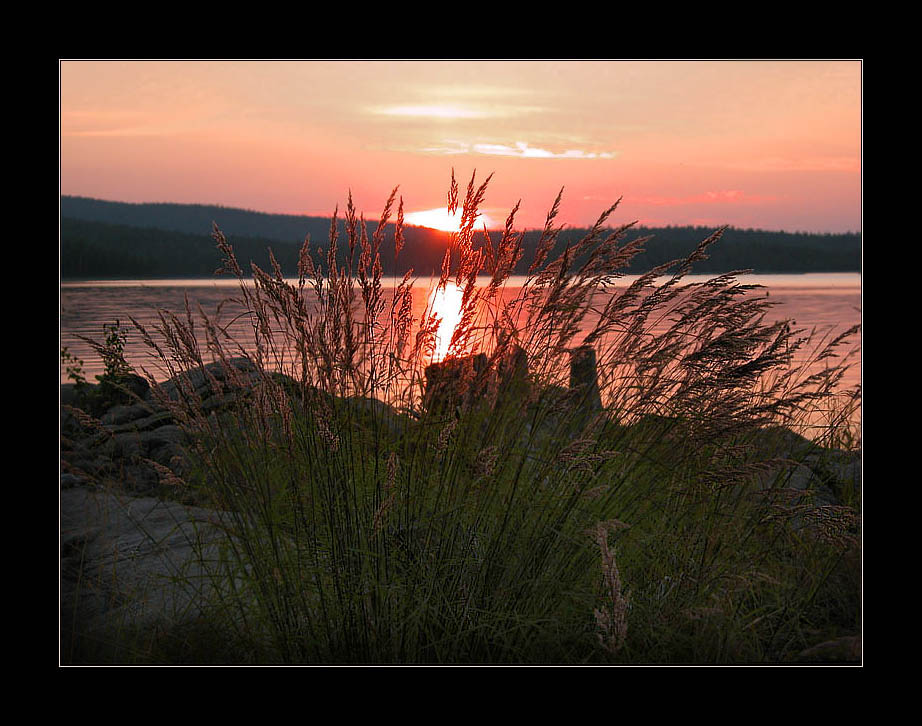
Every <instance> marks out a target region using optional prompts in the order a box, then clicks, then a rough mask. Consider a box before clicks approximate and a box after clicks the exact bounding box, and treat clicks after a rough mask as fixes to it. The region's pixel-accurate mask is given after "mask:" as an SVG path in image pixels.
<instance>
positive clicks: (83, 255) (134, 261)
mask: <svg viewBox="0 0 922 726" xmlns="http://www.w3.org/2000/svg"><path fill="white" fill-rule="evenodd" d="M212 223H217V224H218V226H219V227H220V228H221V230H222V231H223V232H224V234H225V235H226V236H227V238H228V240H229V241H230V242H231V244H233V246H234V248H235V251H236V254H237V257H238V259H239V260H240V261H241V263H243V264H245V265H246V264H247V263H248V262H249V261H253V262H255V263H256V264H258V265H260V266H261V267H263V268H264V269H265V268H267V267H268V254H267V248H270V247H271V248H272V251H273V253H274V255H275V256H276V258H277V259H278V261H279V262H280V264H281V265H282V269H283V271H284V272H285V273H286V274H290V275H294V274H296V270H297V260H298V252H299V250H300V247H301V243H302V242H303V241H304V238H305V236H307V235H310V237H311V240H312V248H313V249H314V250H316V249H317V247H318V246H321V247H323V248H324V249H326V247H327V245H328V244H329V231H330V220H329V218H323V217H306V216H298V215H283V214H266V213H262V212H253V211H247V210H242V209H233V208H228V207H220V206H207V205H198V204H127V203H122V202H107V201H101V200H96V199H87V198H84V197H61V240H60V242H61V250H60V252H61V276H62V278H65V279H67V278H92V277H172V276H177V277H178V276H210V275H212V274H213V273H214V270H215V269H216V268H217V267H218V266H219V264H220V258H219V255H218V252H217V250H216V249H215V244H214V241H213V240H212V238H211V229H212ZM367 225H368V233H369V234H371V233H373V231H374V229H375V227H376V226H377V220H376V219H372V220H368V221H367ZM340 231H341V233H342V232H343V230H342V223H341V227H340ZM713 231H714V230H713V229H709V228H703V227H666V228H660V229H645V228H633V229H632V230H631V231H630V232H629V233H628V235H627V237H626V239H627V240H630V239H634V238H636V237H639V236H646V235H653V239H652V240H650V241H649V242H647V243H646V244H645V245H644V248H645V252H644V253H643V254H641V255H639V256H638V257H636V258H635V260H634V263H633V264H632V265H631V267H630V268H629V269H627V270H625V272H628V273H638V272H645V271H646V270H648V269H650V267H652V266H654V265H657V264H661V263H664V262H668V261H670V260H673V259H677V258H680V257H684V256H686V255H687V254H689V253H690V252H691V251H692V250H693V249H694V248H695V246H696V245H697V244H698V243H699V242H700V241H701V240H703V239H705V238H706V237H707V236H708V235H710V234H711V233H712V232H713ZM582 232H583V230H577V229H566V230H564V232H563V233H562V234H561V236H560V242H559V245H558V249H557V251H556V252H555V254H559V253H560V252H561V251H562V250H563V248H564V246H565V245H566V244H567V242H568V241H569V242H572V241H575V240H577V239H579V237H581V236H582ZM404 234H405V237H406V246H405V247H404V249H403V251H401V253H400V258H399V260H398V264H397V265H396V266H395V265H394V263H393V249H392V247H391V245H390V244H387V245H385V246H384V248H382V263H383V266H384V269H385V271H386V272H387V273H388V274H392V273H394V272H395V271H396V272H400V273H402V272H403V271H405V270H406V269H407V268H408V267H413V268H414V269H415V271H416V273H417V274H419V275H423V276H428V275H430V274H432V273H433V272H436V271H437V270H438V269H439V267H440V265H441V261H442V256H443V254H444V251H445V247H446V244H447V242H448V238H449V236H448V235H447V234H446V233H444V232H439V231H437V230H430V229H426V228H422V227H407V228H405V230H404ZM387 238H388V240H393V231H392V230H390V231H389V234H388V237H387ZM537 239H538V232H537V231H535V232H529V233H528V234H527V235H526V238H525V243H524V247H525V254H524V257H523V260H522V262H521V264H520V269H518V270H517V272H520V273H521V272H524V271H525V270H526V269H527V267H528V265H529V264H530V263H531V260H532V258H533V254H532V253H533V250H534V246H535V244H536V243H537ZM344 254H345V244H342V245H340V256H341V257H342V256H343V255H344ZM395 267H396V270H395ZM739 269H752V270H754V271H755V272H763V273H770V272H851V271H855V272H857V271H859V270H860V269H861V237H860V235H858V234H805V233H790V232H769V231H762V230H742V229H734V228H731V229H728V230H727V231H726V232H725V234H724V236H723V238H722V239H721V240H720V241H719V242H718V243H717V244H716V245H713V246H712V247H711V248H710V252H709V258H708V259H707V260H704V261H702V262H700V263H698V264H697V265H696V266H695V271H696V272H701V273H720V272H729V271H732V270H739Z"/></svg>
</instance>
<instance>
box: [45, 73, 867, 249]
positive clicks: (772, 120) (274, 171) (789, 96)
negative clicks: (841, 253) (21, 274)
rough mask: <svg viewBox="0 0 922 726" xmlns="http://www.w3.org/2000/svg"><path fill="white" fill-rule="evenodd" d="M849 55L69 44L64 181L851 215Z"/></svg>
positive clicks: (129, 188)
mask: <svg viewBox="0 0 922 726" xmlns="http://www.w3.org/2000/svg"><path fill="white" fill-rule="evenodd" d="M861 71H862V69H861V63H860V62H859V61H709V62H693V61H673V62H662V61H633V62H624V61H569V60H558V61H519V62H511V61H491V62H479V61H477V62H475V61H361V62H360V61H290V62H288V61H286V62H276V61H251V62H238V61H162V62H161V61H157V62H154V61H92V62H90V61H62V62H61V63H60V94H61V119H60V121H61V137H60V155H61V156H60V171H61V193H62V194H67V195H81V196H89V197H96V198H100V199H109V200H117V201H129V202H184V203H203V204H221V205H224V206H229V207H244V208H247V209H255V210H259V211H266V212H284V213H302V214H320V215H324V216H329V214H330V213H331V212H332V211H333V207H334V206H335V205H336V204H337V203H338V204H339V205H340V208H342V207H343V205H344V202H345V199H346V195H347V192H348V191H349V189H351V190H352V193H353V197H354V199H355V203H356V206H357V207H358V208H359V209H360V210H362V211H364V212H365V214H366V217H368V218H374V217H376V215H378V214H379V213H380V211H381V207H382V206H383V203H384V201H385V199H386V197H387V195H388V194H389V192H390V190H391V189H392V188H393V187H394V186H396V185H398V184H399V185H400V193H401V194H402V195H403V198H404V204H405V210H406V212H407V215H408V217H409V214H410V213H411V212H418V211H422V210H427V209H432V208H437V207H442V206H444V204H445V198H446V192H447V188H448V184H449V180H450V174H451V169H452V167H454V169H455V173H456V176H457V178H458V179H459V183H460V184H461V186H462V189H463V188H464V186H465V185H466V183H467V181H468V179H469V178H470V176H471V173H472V172H473V171H474V170H475V169H476V170H477V173H478V179H480V178H482V177H484V176H486V175H487V174H489V173H490V172H494V177H493V181H492V182H491V185H490V187H489V191H488V193H487V198H486V203H485V210H484V211H485V213H486V214H487V215H488V217H489V218H490V219H491V220H492V221H494V222H496V223H497V224H501V223H502V222H503V221H504V220H505V216H506V214H507V213H508V211H509V209H510V208H511V207H512V206H513V205H514V204H515V203H516V201H517V200H519V199H521V200H522V206H521V211H520V213H519V215H518V216H517V221H518V225H519V226H522V225H524V226H527V227H538V226H541V225H543V223H544V217H545V215H546V213H547V210H548V208H549V207H550V205H551V203H552V202H553V200H554V198H555V196H556V195H557V192H558V191H559V189H560V187H562V186H563V187H565V191H564V203H563V205H562V210H561V215H560V217H559V218H558V221H559V222H566V223H568V224H571V225H574V226H576V225H588V224H591V223H592V222H594V221H595V219H596V217H597V216H598V214H599V213H600V212H601V211H602V210H604V209H605V208H606V207H607V206H608V205H609V204H611V203H612V202H613V201H614V200H615V199H617V198H618V197H621V196H623V197H624V199H623V201H622V203H621V207H620V209H619V211H618V212H617V213H616V215H615V217H614V218H613V221H614V222H617V223H621V222H627V221H633V220H635V219H636V220H639V221H640V222H641V224H647V225H666V224H702V225H706V226H717V225H722V224H731V225H734V226H738V227H758V228H763V229H785V230H790V231H794V230H806V231H817V232H827V231H829V232H841V231H849V230H852V231H857V230H859V229H860V225H861Z"/></svg>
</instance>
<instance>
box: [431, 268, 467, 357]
mask: <svg viewBox="0 0 922 726" xmlns="http://www.w3.org/2000/svg"><path fill="white" fill-rule="evenodd" d="M462 296H463V292H462V290H461V288H460V287H458V286H457V285H455V284H454V283H453V282H447V283H445V287H438V288H436V290H435V292H434V293H433V294H432V297H430V298H429V309H430V310H431V311H432V312H433V313H434V314H435V315H437V316H438V318H439V328H438V330H437V331H436V335H435V351H434V352H433V354H432V361H433V362H434V363H438V362H439V361H441V360H443V359H444V358H445V356H447V355H448V348H449V346H450V345H451V336H452V334H453V333H454V332H455V328H456V327H457V326H458V323H459V322H461V299H462Z"/></svg>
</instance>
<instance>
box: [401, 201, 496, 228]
mask: <svg viewBox="0 0 922 726" xmlns="http://www.w3.org/2000/svg"><path fill="white" fill-rule="evenodd" d="M404 221H405V222H406V223H407V224H412V225H416V226H417V227H429V228H431V229H440V230H442V231H443V232H457V231H458V227H459V225H460V224H461V210H460V209H459V210H458V211H457V212H455V213H454V214H449V213H448V209H446V208H445V207H436V208H435V209H424V210H422V211H420V212H409V213H408V214H407V215H406V216H405V217H404ZM483 225H486V226H487V227H493V226H494V225H493V220H492V219H490V218H489V217H488V216H487V215H486V214H480V216H479V217H478V218H477V228H478V229H479V228H480V227H482V226H483Z"/></svg>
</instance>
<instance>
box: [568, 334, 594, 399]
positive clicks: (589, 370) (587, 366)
mask: <svg viewBox="0 0 922 726" xmlns="http://www.w3.org/2000/svg"><path fill="white" fill-rule="evenodd" d="M570 395H571V396H573V397H574V399H575V402H576V403H577V405H578V406H579V407H580V408H583V409H586V410H587V411H594V412H595V411H601V410H602V397H601V395H600V394H599V379H598V373H597V371H596V362H595V349H594V348H593V347H592V346H591V345H583V346H580V347H578V348H574V349H573V350H571V351H570Z"/></svg>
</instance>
